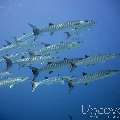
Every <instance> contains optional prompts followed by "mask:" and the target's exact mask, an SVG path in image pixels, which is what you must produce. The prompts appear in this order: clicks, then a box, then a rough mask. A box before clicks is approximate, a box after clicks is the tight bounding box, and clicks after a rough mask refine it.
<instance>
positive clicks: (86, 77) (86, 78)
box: [64, 70, 120, 88]
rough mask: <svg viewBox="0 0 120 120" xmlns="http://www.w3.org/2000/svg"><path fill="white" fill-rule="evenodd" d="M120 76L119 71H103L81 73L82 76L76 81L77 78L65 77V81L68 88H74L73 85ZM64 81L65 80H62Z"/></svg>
mask: <svg viewBox="0 0 120 120" xmlns="http://www.w3.org/2000/svg"><path fill="white" fill-rule="evenodd" d="M117 74H120V70H103V71H99V72H96V73H83V76H82V77H81V78H80V79H79V80H78V78H70V77H66V81H67V82H68V86H69V88H71V87H74V85H79V84H85V85H88V83H90V82H93V81H96V80H100V79H104V78H108V77H112V76H114V75H117ZM64 79H65V78H64Z"/></svg>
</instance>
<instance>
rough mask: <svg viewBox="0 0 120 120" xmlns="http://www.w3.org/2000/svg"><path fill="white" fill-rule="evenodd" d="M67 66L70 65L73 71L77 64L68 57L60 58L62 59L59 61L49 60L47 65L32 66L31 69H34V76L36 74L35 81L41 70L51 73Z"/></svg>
mask: <svg viewBox="0 0 120 120" xmlns="http://www.w3.org/2000/svg"><path fill="white" fill-rule="evenodd" d="M65 67H69V68H70V72H72V71H73V70H74V68H75V67H76V66H75V64H73V63H72V62H71V61H69V60H68V59H66V58H65V59H64V60H60V61H57V62H48V64H47V65H45V66H43V67H41V68H36V67H32V66H30V69H32V73H33V76H34V77H33V81H34V80H35V78H36V77H37V76H38V75H39V73H41V72H49V74H51V73H52V72H53V71H54V70H58V69H62V68H65Z"/></svg>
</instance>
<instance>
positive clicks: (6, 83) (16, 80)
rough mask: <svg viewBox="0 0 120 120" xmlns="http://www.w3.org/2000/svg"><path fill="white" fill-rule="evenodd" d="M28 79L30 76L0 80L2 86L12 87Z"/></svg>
mask: <svg viewBox="0 0 120 120" xmlns="http://www.w3.org/2000/svg"><path fill="white" fill-rule="evenodd" d="M28 79H29V77H16V78H8V79H6V80H0V86H9V87H10V88H13V87H14V86H15V85H17V84H19V83H22V82H24V81H26V80H28Z"/></svg>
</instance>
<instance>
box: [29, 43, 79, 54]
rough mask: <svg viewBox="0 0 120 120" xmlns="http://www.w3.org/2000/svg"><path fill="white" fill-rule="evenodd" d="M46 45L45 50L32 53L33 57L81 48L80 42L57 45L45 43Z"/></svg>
mask: <svg viewBox="0 0 120 120" xmlns="http://www.w3.org/2000/svg"><path fill="white" fill-rule="evenodd" d="M43 44H44V45H45V47H44V48H41V49H40V50H39V51H35V52H31V53H32V54H33V55H41V56H44V55H50V54H53V53H58V52H60V51H64V50H66V49H72V48H79V47H80V42H72V41H71V42H70V41H69V42H60V43H57V44H53V45H50V44H46V43H43Z"/></svg>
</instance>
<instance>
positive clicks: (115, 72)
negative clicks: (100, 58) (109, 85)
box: [104, 70, 120, 76]
mask: <svg viewBox="0 0 120 120" xmlns="http://www.w3.org/2000/svg"><path fill="white" fill-rule="evenodd" d="M104 73H105V75H107V76H113V75H116V74H120V70H107V71H105V72H104Z"/></svg>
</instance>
